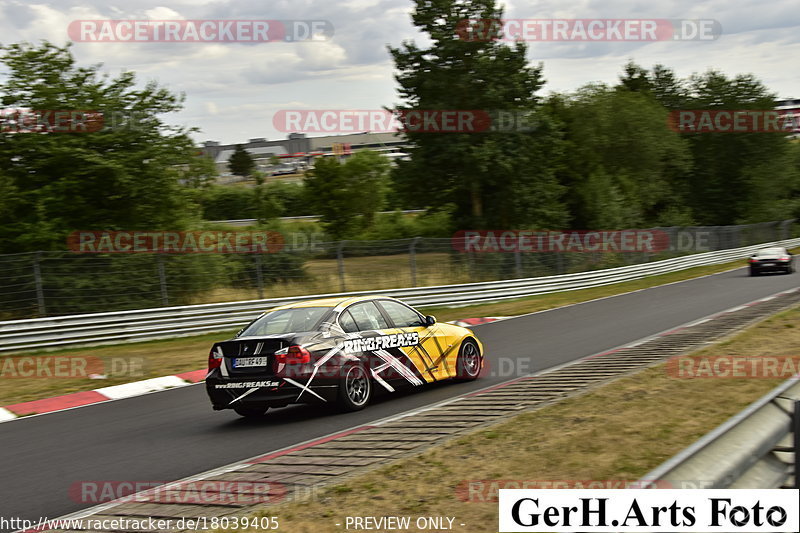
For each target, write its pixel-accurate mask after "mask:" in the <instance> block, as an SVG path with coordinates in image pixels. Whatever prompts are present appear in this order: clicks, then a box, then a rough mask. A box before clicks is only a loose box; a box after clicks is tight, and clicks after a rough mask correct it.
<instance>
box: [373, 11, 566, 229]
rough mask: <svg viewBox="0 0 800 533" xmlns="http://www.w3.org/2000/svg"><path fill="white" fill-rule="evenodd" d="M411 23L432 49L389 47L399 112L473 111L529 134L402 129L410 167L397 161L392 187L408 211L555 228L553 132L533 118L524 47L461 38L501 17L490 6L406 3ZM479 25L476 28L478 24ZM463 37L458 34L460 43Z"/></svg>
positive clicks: (535, 84)
mask: <svg viewBox="0 0 800 533" xmlns="http://www.w3.org/2000/svg"><path fill="white" fill-rule="evenodd" d="M414 3H415V9H414V12H413V14H412V20H413V23H414V25H415V26H417V27H418V28H419V29H420V30H422V31H423V32H425V33H427V34H428V35H429V37H430V41H431V44H430V46H428V47H426V48H421V47H420V46H418V45H417V44H415V43H413V42H405V43H404V44H403V45H402V46H401V47H399V48H391V47H390V48H389V51H390V53H391V55H392V57H393V59H394V62H395V66H396V69H397V71H398V73H397V74H396V79H397V82H398V83H399V95H400V97H401V99H402V104H401V105H399V106H397V109H398V110H400V111H403V110H413V109H417V110H478V111H484V112H489V113H494V112H496V111H506V112H511V111H513V112H517V113H520V114H526V115H527V116H528V117H529V120H530V121H531V122H534V121H535V122H536V123H537V124H538V127H537V128H535V131H533V132H522V131H511V132H484V133H435V132H429V131H408V132H407V137H408V138H409V140H410V141H412V143H413V145H414V147H413V148H412V149H411V150H410V152H411V161H408V162H400V163H399V164H398V167H397V171H396V172H395V176H394V181H395V187H397V188H398V190H399V191H401V193H402V195H403V197H404V198H405V200H406V204H407V205H414V206H419V207H423V206H426V207H431V208H433V209H443V208H444V207H445V206H454V211H453V215H454V218H455V221H454V222H455V224H456V225H457V226H459V227H467V228H468V227H475V228H477V227H502V228H509V227H522V226H536V225H538V226H542V227H556V226H563V225H564V223H565V222H566V221H567V213H566V210H565V208H564V206H563V205H562V204H561V201H560V198H561V195H562V194H563V192H564V191H563V190H562V188H561V187H560V186H559V185H558V183H557V181H556V179H555V175H554V169H553V168H552V167H551V163H552V157H554V156H555V155H556V154H557V153H558V151H559V150H560V148H559V142H558V141H559V140H558V135H557V132H556V129H555V128H554V127H553V125H552V124H551V123H550V122H549V121H548V119H547V117H545V116H540V115H539V114H538V110H539V103H538V98H537V97H536V96H535V93H536V92H537V91H538V90H539V89H540V88H541V87H542V85H543V83H544V81H543V79H542V75H541V72H542V67H541V65H539V66H535V67H531V66H529V65H528V62H527V60H526V58H525V53H526V46H525V45H524V44H523V43H521V42H519V43H516V44H514V45H513V46H508V45H506V44H504V43H502V42H500V41H498V40H497V39H491V38H486V37H487V36H488V37H491V36H492V34H491V33H489V34H488V35H485V34H483V35H477V38H474V39H473V38H469V34H465V33H463V32H462V31H461V30H465V27H464V23H465V21H469V20H475V21H486V20H489V19H501V18H502V15H503V12H502V9H500V8H498V7H496V3H495V0H470V1H465V0H441V1H437V2H430V1H428V0H415V2H414ZM478 24H481V23H478ZM465 37H466V38H465Z"/></svg>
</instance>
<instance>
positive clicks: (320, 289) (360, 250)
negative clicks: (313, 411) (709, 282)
mask: <svg viewBox="0 0 800 533" xmlns="http://www.w3.org/2000/svg"><path fill="white" fill-rule="evenodd" d="M646 231H649V232H653V233H657V234H658V235H661V236H662V237H663V240H662V244H663V245H662V246H660V247H659V248H658V249H657V250H652V249H634V250H632V251H630V250H627V251H626V250H615V249H611V250H605V251H603V250H597V249H593V250H592V251H586V250H584V251H573V249H572V248H570V247H569V246H561V248H559V247H558V246H557V247H555V248H553V247H552V246H551V247H550V248H548V249H547V250H546V251H542V249H541V248H539V249H538V251H532V250H531V249H530V246H529V247H527V248H526V247H524V246H518V243H519V240H518V239H516V237H518V236H519V235H518V234H516V233H509V234H507V235H504V234H491V235H487V234H485V233H484V234H481V235H480V237H479V238H477V240H476V239H474V238H472V237H470V236H469V235H462V236H459V237H458V238H452V239H447V238H422V237H416V238H412V239H397V240H384V241H338V242H314V243H311V244H306V245H303V246H296V247H292V246H288V247H285V248H283V249H282V250H280V251H278V252H275V253H263V254H262V253H238V254H236V253H220V254H201V253H194V254H176V253H126V254H123V253H114V254H81V253H74V252H69V251H48V252H31V253H20V254H8V255H0V319H3V320H12V319H20V318H34V317H45V316H58V315H68V314H78V313H89V312H110V311H122V310H126V309H141V308H148V307H162V306H171V305H190V304H199V303H213V302H226V301H236V300H248V299H256V298H258V299H262V298H275V297H282V296H297V295H305V294H323V293H328V292H345V291H364V290H378V289H389V288H400V287H416V286H429V285H445V284H455V283H468V282H479V281H491V280H504V279H515V278H528V277H538V276H548V275H556V274H567V273H574V272H582V271H588V270H596V269H602V268H611V267H615V266H623V265H630V264H637V263H645V262H648V261H652V260H656V259H666V258H669V257H675V256H679V255H685V254H689V253H697V252H705V251H714V250H724V249H730V248H738V247H743V246H751V245H755V244H759V243H762V242H770V241H776V240H783V239H788V238H792V237H798V236H800V225H798V224H796V223H795V221H794V220H785V221H777V222H764V223H759V224H750V225H739V226H693V227H669V228H652V229H650V230H646ZM582 235H583V236H585V235H586V234H582ZM529 242H530V240H529ZM565 242H566V241H561V242H560V245H564V244H565ZM509 243H512V244H509ZM533 249H536V247H535V246H534V247H533ZM497 250H500V251H497ZM587 250H588V248H587Z"/></svg>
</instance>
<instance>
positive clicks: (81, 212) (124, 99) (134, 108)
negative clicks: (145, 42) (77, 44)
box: [0, 42, 196, 252]
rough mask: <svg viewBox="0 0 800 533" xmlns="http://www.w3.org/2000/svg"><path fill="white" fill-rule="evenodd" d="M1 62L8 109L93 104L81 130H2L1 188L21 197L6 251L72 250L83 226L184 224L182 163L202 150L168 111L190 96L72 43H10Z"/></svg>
mask: <svg viewBox="0 0 800 533" xmlns="http://www.w3.org/2000/svg"><path fill="white" fill-rule="evenodd" d="M0 63H2V64H3V66H4V70H5V71H6V77H5V78H4V80H3V81H2V82H1V83H0V99H1V100H2V105H3V107H4V108H6V109H10V108H13V109H19V110H23V112H26V113H32V110H62V111H64V110H67V111H70V110H71V111H76V110H88V111H91V113H86V114H85V115H83V118H82V119H80V118H77V119H75V121H73V122H72V125H73V126H75V127H74V128H73V130H74V131H73V132H67V133H60V132H57V131H55V129H52V128H51V129H46V131H42V132H41V133H2V139H1V140H0V169H2V176H0V188H2V189H3V195H7V194H9V191H10V194H12V195H13V198H14V200H13V202H10V203H9V204H8V205H4V206H3V209H2V210H0V252H21V251H27V250H37V249H39V250H47V249H64V248H65V237H66V235H67V234H69V233H70V232H71V231H74V230H87V229H164V228H169V229H181V228H182V227H183V225H184V224H185V220H186V217H187V216H188V215H187V213H188V211H187V209H188V207H187V205H186V204H187V202H186V201H185V197H184V195H183V194H182V191H181V188H180V187H179V185H178V172H177V170H176V166H177V165H185V164H188V163H189V162H190V161H191V159H192V158H193V157H194V153H195V151H196V149H195V148H194V146H193V144H192V142H191V140H190V139H189V137H188V135H187V132H188V131H189V130H185V129H183V128H177V127H172V126H169V125H167V124H165V123H164V122H163V121H162V120H161V118H160V115H162V114H165V113H171V112H175V111H178V110H180V109H181V108H182V104H183V95H177V94H173V93H171V92H169V91H168V90H166V89H164V88H161V87H159V86H158V85H157V84H156V83H154V82H150V83H147V84H145V85H144V87H141V88H137V83H136V79H135V76H134V74H133V73H131V72H123V73H122V74H119V75H118V76H117V77H114V78H112V77H109V76H103V75H100V73H99V68H100V65H92V66H88V67H85V66H78V65H76V63H75V59H74V58H73V56H72V54H71V52H70V49H69V46H65V47H63V48H61V47H58V46H55V45H53V44H51V43H48V42H43V43H42V44H40V45H38V46H34V45H31V44H28V43H22V44H12V45H9V46H5V47H2V48H0ZM79 115H80V114H79ZM41 116H44V115H43V114H42V115H41ZM87 117H93V119H92V120H91V121H89V120H85V119H87ZM81 122H84V123H85V124H89V125H90V126H101V127H100V128H99V129H98V128H96V127H87V128H84V129H81V128H80V127H78V126H79V125H80V123H81ZM5 125H6V126H8V127H13V124H9V123H6V124H5Z"/></svg>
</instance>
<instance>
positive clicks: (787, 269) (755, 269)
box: [747, 246, 794, 276]
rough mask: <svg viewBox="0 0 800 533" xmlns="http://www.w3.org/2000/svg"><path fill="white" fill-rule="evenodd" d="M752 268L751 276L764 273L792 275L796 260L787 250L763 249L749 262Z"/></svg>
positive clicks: (779, 248) (752, 256) (776, 248)
mask: <svg viewBox="0 0 800 533" xmlns="http://www.w3.org/2000/svg"><path fill="white" fill-rule="evenodd" d="M747 264H748V265H749V267H750V275H751V276H758V275H759V274H761V273H762V272H783V273H785V274H791V273H792V272H794V258H793V257H792V254H790V253H789V251H788V250H787V249H786V248H781V247H777V246H776V247H773V248H763V249H761V250H759V251H757V252H756V253H754V254H753V255H751V256H750V258H749V259H748V260H747Z"/></svg>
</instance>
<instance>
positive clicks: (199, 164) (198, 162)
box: [178, 153, 219, 188]
mask: <svg viewBox="0 0 800 533" xmlns="http://www.w3.org/2000/svg"><path fill="white" fill-rule="evenodd" d="M178 172H179V174H180V181H181V183H183V184H184V185H186V186H188V187H192V188H199V187H208V186H210V185H211V184H212V183H214V180H215V179H216V178H217V176H218V175H219V172H218V171H217V165H216V164H215V163H214V160H213V159H211V158H210V157H209V156H207V155H204V154H202V153H198V154H197V155H196V156H195V157H193V158H191V159H190V160H189V162H188V163H187V164H186V165H184V166H183V167H181V168H179V169H178Z"/></svg>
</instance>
